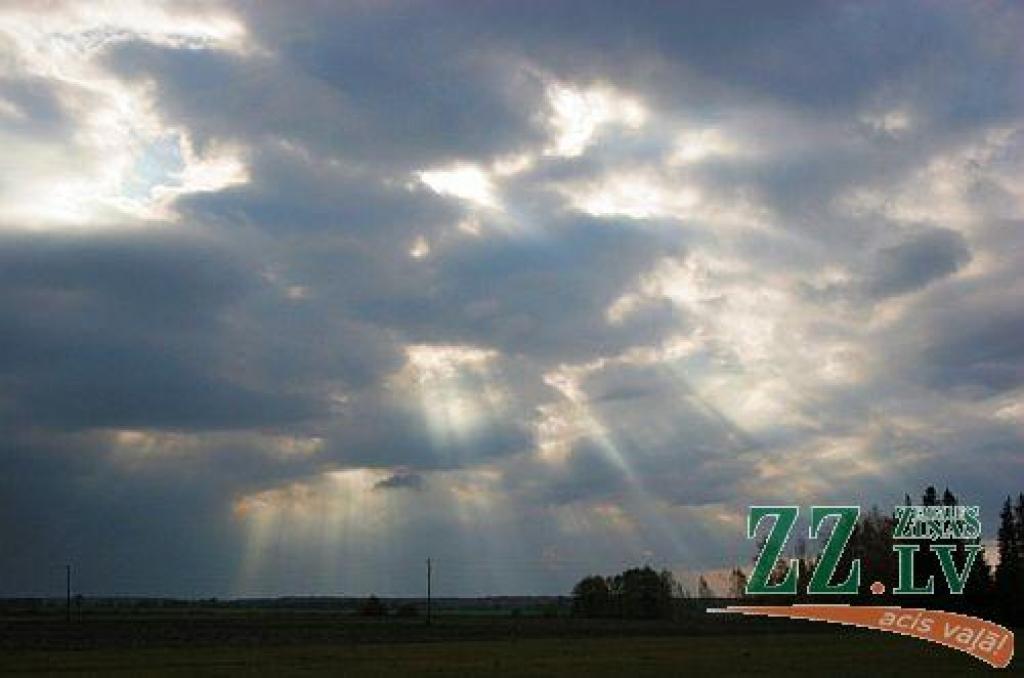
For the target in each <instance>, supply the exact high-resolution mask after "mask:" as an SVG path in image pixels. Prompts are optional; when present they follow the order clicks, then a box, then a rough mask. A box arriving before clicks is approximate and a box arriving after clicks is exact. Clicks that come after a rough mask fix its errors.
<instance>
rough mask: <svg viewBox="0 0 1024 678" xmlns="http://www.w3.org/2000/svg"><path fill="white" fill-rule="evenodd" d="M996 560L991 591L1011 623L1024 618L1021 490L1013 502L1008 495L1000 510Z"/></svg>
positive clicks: (1001, 610) (1022, 508) (1022, 498)
mask: <svg viewBox="0 0 1024 678" xmlns="http://www.w3.org/2000/svg"><path fill="white" fill-rule="evenodd" d="M996 539H997V544H998V548H999V564H998V565H997V566H996V576H995V584H994V592H995V595H996V597H997V601H998V602H997V606H996V607H997V609H998V612H999V615H1000V617H1001V618H1002V619H1003V620H1005V621H1008V622H1010V623H1011V624H1020V623H1021V622H1022V621H1024V494H1022V495H1020V497H1018V500H1017V506H1016V507H1015V506H1014V505H1013V502H1012V501H1011V499H1010V497H1007V498H1006V501H1005V502H1004V503H1003V510H1002V511H1000V512H999V532H998V533H997V535H996Z"/></svg>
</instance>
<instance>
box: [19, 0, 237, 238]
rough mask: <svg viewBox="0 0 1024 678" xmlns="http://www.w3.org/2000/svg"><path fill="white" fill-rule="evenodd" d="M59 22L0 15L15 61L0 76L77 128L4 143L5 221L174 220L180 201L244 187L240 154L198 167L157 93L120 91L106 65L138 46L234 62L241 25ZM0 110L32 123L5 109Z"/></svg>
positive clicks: (226, 153) (108, 13)
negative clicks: (121, 50) (50, 98)
mask: <svg viewBox="0 0 1024 678" xmlns="http://www.w3.org/2000/svg"><path fill="white" fill-rule="evenodd" d="M54 12H55V13H56V14H55V15H54V16H51V17H50V18H49V19H48V20H47V21H46V22H40V21H39V20H38V19H37V17H35V16H33V14H32V12H30V11H28V10H27V9H18V8H17V7H13V6H7V7H4V8H2V9H0V37H2V38H5V39H6V42H7V44H8V45H9V48H10V50H11V53H10V54H8V56H7V59H6V61H5V62H4V63H3V64H2V65H0V75H10V76H14V77H25V76H28V77H34V78H40V79H42V80H43V81H46V82H48V83H49V85H50V86H51V87H52V88H53V92H54V95H55V97H56V99H57V101H58V102H59V105H60V106H61V108H62V109H63V111H64V112H65V113H66V114H67V115H68V118H69V119H70V120H71V122H72V124H73V126H74V129H71V130H69V131H68V133H67V135H64V136H62V135H55V136H54V135H51V136H47V137H33V136H30V135H29V136H26V135H10V134H8V133H5V132H2V131H0V142H2V143H3V144H4V146H5V149H6V153H5V158H4V159H2V160H0V171H2V172H3V174H4V176H6V177H11V178H12V180H11V181H8V182H7V183H5V184H4V186H2V187H0V218H2V219H3V220H4V221H6V222H8V223H10V224H12V225H16V226H22V227H29V228H34V227H48V226H79V225H94V224H100V223H110V222H116V221H119V220H121V219H123V218H124V217H125V216H128V217H135V218H140V219H167V218H173V216H174V215H173V212H172V211H171V210H170V204H171V202H172V201H173V199H174V198H175V197H177V196H179V195H182V194H185V193H192V192H197V191H215V190H220V189H221V188H224V187H226V186H231V185H235V184H238V183H242V182H244V181H246V180H247V177H246V173H245V168H244V166H243V164H242V161H241V159H240V154H239V152H238V150H237V149H233V148H212V149H209V150H206V151H204V152H203V154H202V155H201V156H198V155H197V154H196V153H195V152H194V151H193V148H192V145H191V143H190V142H189V139H188V138H187V135H186V134H185V133H184V132H183V131H181V130H178V129H174V128H171V127H168V126H166V125H165V124H164V123H163V122H162V121H161V120H160V119H159V116H158V115H157V113H156V108H157V107H156V104H155V101H154V96H155V94H154V91H153V87H152V85H150V84H149V83H145V82H139V83H128V82H124V81H122V80H119V79H118V78H116V77H115V76H114V75H112V74H111V73H110V72H108V71H107V70H106V69H105V68H104V66H103V65H102V59H101V57H102V56H103V55H104V54H105V52H106V51H107V50H108V49H109V48H111V47H112V46H115V45H117V44H119V43H124V42H128V41H132V40H136V41H145V42H150V43H154V44H158V45H164V46H168V47H172V48H177V49H220V50H231V51H238V50H241V49H243V46H244V38H245V35H246V33H245V30H244V27H243V26H242V25H241V24H240V23H239V22H238V21H236V20H235V19H234V18H232V17H229V16H227V15H224V14H221V13H214V12H202V11H198V10H192V11H185V10H183V9H181V8H178V7H173V6H171V5H168V4H164V3H155V2H154V3H147V2H127V3H118V4H117V5H114V4H108V3H66V4H57V5H56V7H55V9H54ZM0 110H2V111H3V112H5V113H6V115H7V116H8V117H11V116H12V115H13V116H15V117H18V116H20V117H25V115H26V113H25V111H22V110H21V109H20V108H19V107H18V106H17V105H16V104H14V103H12V102H10V101H6V100H4V105H2V106H0Z"/></svg>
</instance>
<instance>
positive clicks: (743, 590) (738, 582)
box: [729, 567, 747, 598]
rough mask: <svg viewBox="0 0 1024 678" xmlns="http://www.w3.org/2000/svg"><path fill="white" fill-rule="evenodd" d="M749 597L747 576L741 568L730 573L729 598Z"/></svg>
mask: <svg viewBox="0 0 1024 678" xmlns="http://www.w3.org/2000/svg"><path fill="white" fill-rule="evenodd" d="M745 595H747V575H745V574H743V570H741V569H740V568H738V567H737V568H735V569H733V571H732V572H730V573H729V597H730V598H742V597H744V596H745Z"/></svg>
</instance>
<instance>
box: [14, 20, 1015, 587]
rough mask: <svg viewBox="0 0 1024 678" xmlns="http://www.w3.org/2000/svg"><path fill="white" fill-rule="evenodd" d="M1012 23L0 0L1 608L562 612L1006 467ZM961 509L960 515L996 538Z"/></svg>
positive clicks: (1011, 442)
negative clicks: (783, 518)
mask: <svg viewBox="0 0 1024 678" xmlns="http://www.w3.org/2000/svg"><path fill="white" fill-rule="evenodd" d="M1022 34H1024V12H1022V11H1021V8H1020V7H1019V6H1017V5H1015V4H1014V3H1009V2H1006V3H1001V2H939V3H920V4H918V3H901V4H891V3H799V2H790V3H721V2H708V3H703V2H697V3H680V4H669V3H639V4H638V3H595V2H579V3H575V2H545V3H533V4H530V5H529V6H525V7H524V6H521V5H517V4H513V3H503V2H477V3H469V4H467V3H455V2H452V3H446V2H404V1H403V2H386V3H298V4H295V3H288V4H285V3H260V4H252V3H231V2H225V3H206V2H204V3H192V2H180V3H159V2H141V1H140V2H128V1H126V2H116V3H99V4H97V3H75V2H54V3H45V4H42V3H40V4H32V3H7V4H4V5H2V6H0V140H2V143H3V149H4V154H3V158H2V159H0V434H2V438H0V441H2V442H0V465H2V468H0V592H3V593H8V594H10V593H43V594H45V593H51V592H54V591H56V590H57V589H58V588H59V586H60V583H61V581H62V580H61V579H60V574H61V571H62V570H61V568H62V567H63V564H64V563H65V562H67V561H71V562H73V563H75V567H76V571H77V572H78V581H79V585H80V588H81V590H82V591H83V592H84V593H86V594H104V593H154V594H156V593H163V594H177V595H206V594H218V595H223V594H240V595H254V594H267V593H271V594H272V593H321V594H324V593H347V594H364V593H370V592H377V593H381V594H414V593H417V592H418V590H419V581H420V566H421V564H422V561H423V558H425V557H427V556H430V557H432V558H433V559H434V561H435V562H436V563H437V564H438V567H437V570H436V571H437V573H438V582H437V583H438V588H437V590H439V591H443V592H444V593H446V594H472V593H511V592H519V593H531V592H538V593H548V592H565V591H567V590H568V588H569V586H570V585H571V583H572V582H573V581H574V580H575V579H576V578H577V577H578V576H580V575H583V574H586V573H589V572H594V571H611V570H612V569H614V568H617V567H621V566H623V565H626V564H630V563H636V562H653V563H655V564H657V565H659V566H664V567H669V568H673V569H675V570H676V571H677V572H680V573H693V572H697V571H712V570H716V569H719V568H725V567H731V566H733V565H736V564H743V563H745V562H747V561H748V559H749V557H750V555H751V549H750V545H749V544H748V543H746V541H745V540H744V538H743V536H744V535H743V530H742V516H743V515H744V510H745V507H746V506H747V505H749V504H752V503H763V502H767V501H784V502H785V503H790V504H792V503H799V504H808V503H811V502H815V501H818V502H826V503H836V502H859V503H863V504H870V503H872V502H879V503H881V504H882V505H885V504H887V503H890V502H892V501H894V500H899V499H901V498H902V496H903V493H904V492H907V491H910V492H914V491H920V489H921V488H922V487H923V485H924V484H927V483H932V482H934V483H939V484H946V483H948V484H950V485H951V486H952V487H953V489H954V490H955V491H957V492H958V493H959V494H961V495H962V496H964V497H968V498H970V499H971V500H973V501H976V502H978V503H980V504H981V505H982V507H983V512H985V515H987V516H988V521H987V522H988V525H989V526H991V525H992V520H993V516H994V510H995V507H996V506H997V504H998V502H999V501H1001V498H1002V497H1004V496H1005V495H1006V494H1007V493H1009V492H1016V491H1019V490H1021V489H1022V487H1021V481H1022V480H1024V455H1022V453H1021V450H1022V444H1024V441H1022V436H1024V350H1022V348H1021V347H1022V346H1024V343H1022V337H1024V306H1022V305H1021V300H1022V299H1024V294H1022V293H1024V279H1022V277H1021V274H1020V273H1021V271H1022V270H1024V268H1022V267H1024V232H1022V229H1024V181H1022V177H1024V87H1022V81H1021V79H1020V75H1021V72H1022V69H1024V48H1022V44H1024V43H1022V42H1021V41H1020V36H1021V35H1022ZM990 529H991V527H990Z"/></svg>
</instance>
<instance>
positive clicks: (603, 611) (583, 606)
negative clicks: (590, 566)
mask: <svg viewBox="0 0 1024 678" xmlns="http://www.w3.org/2000/svg"><path fill="white" fill-rule="evenodd" d="M572 612H573V614H574V615H577V616H580V617H604V616H607V615H609V614H610V612H611V593H610V592H609V590H608V582H607V580H606V579H605V578H604V577H601V576H599V575H596V574H595V575H590V576H588V577H584V578H583V579H581V580H580V581H579V582H578V583H577V584H576V586H574V587H573V589H572Z"/></svg>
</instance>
